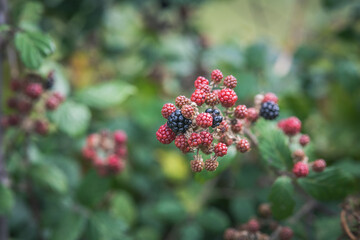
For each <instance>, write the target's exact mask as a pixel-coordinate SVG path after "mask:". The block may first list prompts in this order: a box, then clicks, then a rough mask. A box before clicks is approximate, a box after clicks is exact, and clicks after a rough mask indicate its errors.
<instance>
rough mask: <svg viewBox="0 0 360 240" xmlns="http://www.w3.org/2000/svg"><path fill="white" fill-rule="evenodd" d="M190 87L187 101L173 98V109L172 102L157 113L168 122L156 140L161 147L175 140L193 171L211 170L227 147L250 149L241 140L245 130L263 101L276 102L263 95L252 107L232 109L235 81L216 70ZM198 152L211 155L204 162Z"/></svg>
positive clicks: (269, 94)
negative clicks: (190, 156)
mask: <svg viewBox="0 0 360 240" xmlns="http://www.w3.org/2000/svg"><path fill="white" fill-rule="evenodd" d="M194 86H195V91H194V92H193V93H192V95H191V97H190V99H189V98H187V97H185V96H182V95H181V96H178V97H177V98H176V99H175V105H176V106H175V105H174V104H172V103H167V104H165V105H164V106H163V108H162V110H161V113H162V116H163V117H164V118H165V119H167V121H168V122H167V123H166V124H164V125H162V126H160V128H159V129H158V131H157V132H156V138H157V139H158V141H159V142H161V143H163V144H170V143H171V142H173V141H174V140H175V145H176V147H177V148H179V149H180V150H181V151H182V152H183V153H188V152H195V153H196V155H195V157H194V160H193V161H191V168H192V170H193V171H194V172H200V171H202V170H203V168H205V169H206V170H207V171H215V170H216V168H217V167H218V165H219V163H218V158H219V157H223V156H225V155H226V154H227V152H228V147H230V146H231V145H234V146H235V147H236V149H237V150H238V151H239V152H241V153H245V152H248V151H249V150H250V142H249V141H248V140H247V139H246V138H245V137H244V132H245V130H248V128H250V127H251V126H252V123H254V122H255V121H256V120H257V119H258V118H259V111H260V109H261V104H262V101H263V100H264V99H266V100H268V101H272V102H274V103H277V102H278V99H277V97H276V95H275V94H273V93H267V94H265V95H259V96H257V98H255V107H253V108H247V107H246V106H245V105H237V106H236V101H237V100H238V97H237V95H236V93H235V91H234V90H233V89H234V88H235V87H236V86H237V80H236V78H235V77H234V76H233V75H229V76H226V77H225V78H224V75H223V73H222V72H221V71H220V70H218V69H216V70H214V71H212V73H211V79H210V81H209V80H208V79H206V78H205V77H203V76H199V77H198V78H197V79H196V80H195V82H194ZM259 98H261V99H260V101H258V100H257V99H259ZM179 111H180V112H179ZM180 113H181V114H180ZM170 115H171V116H170ZM200 151H201V152H203V153H204V154H206V155H209V154H212V156H211V157H210V158H208V159H207V160H206V161H205V162H204V161H203V159H202V157H201V156H200V154H199V152H200Z"/></svg>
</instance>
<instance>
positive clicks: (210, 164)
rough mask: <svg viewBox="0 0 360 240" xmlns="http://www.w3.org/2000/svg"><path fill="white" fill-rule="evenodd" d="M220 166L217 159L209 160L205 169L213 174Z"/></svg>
mask: <svg viewBox="0 0 360 240" xmlns="http://www.w3.org/2000/svg"><path fill="white" fill-rule="evenodd" d="M218 166H219V162H218V161H217V160H216V159H208V160H206V161H205V169H206V170H207V171H209V172H213V171H215V170H216V169H217V167H218Z"/></svg>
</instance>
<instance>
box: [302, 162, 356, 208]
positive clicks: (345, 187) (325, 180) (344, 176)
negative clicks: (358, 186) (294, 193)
mask: <svg viewBox="0 0 360 240" xmlns="http://www.w3.org/2000/svg"><path fill="white" fill-rule="evenodd" d="M299 184H300V186H301V187H303V188H304V189H305V191H306V192H307V193H309V194H310V195H311V196H313V197H314V198H316V199H318V200H321V201H331V200H340V199H343V198H344V197H346V196H347V195H348V194H349V193H351V192H352V191H353V190H354V179H353V178H352V175H351V174H350V173H347V172H345V171H343V170H342V169H340V168H336V167H328V168H326V169H325V171H324V172H322V173H315V172H312V173H310V174H309V176H307V177H306V178H303V179H299Z"/></svg>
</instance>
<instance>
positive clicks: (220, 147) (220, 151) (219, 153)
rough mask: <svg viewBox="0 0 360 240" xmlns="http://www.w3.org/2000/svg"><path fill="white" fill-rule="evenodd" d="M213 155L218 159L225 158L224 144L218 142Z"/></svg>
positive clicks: (225, 149) (225, 148)
mask: <svg viewBox="0 0 360 240" xmlns="http://www.w3.org/2000/svg"><path fill="white" fill-rule="evenodd" d="M214 152H215V155H216V156H218V157H222V156H225V155H226V154H227V146H226V144H225V143H222V142H219V143H218V144H217V145H216V146H215V149H214Z"/></svg>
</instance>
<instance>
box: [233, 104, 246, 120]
mask: <svg viewBox="0 0 360 240" xmlns="http://www.w3.org/2000/svg"><path fill="white" fill-rule="evenodd" d="M234 115H235V117H236V118H238V119H244V118H246V117H247V116H248V110H247V107H246V106H245V105H238V106H236V108H235V110H234Z"/></svg>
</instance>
